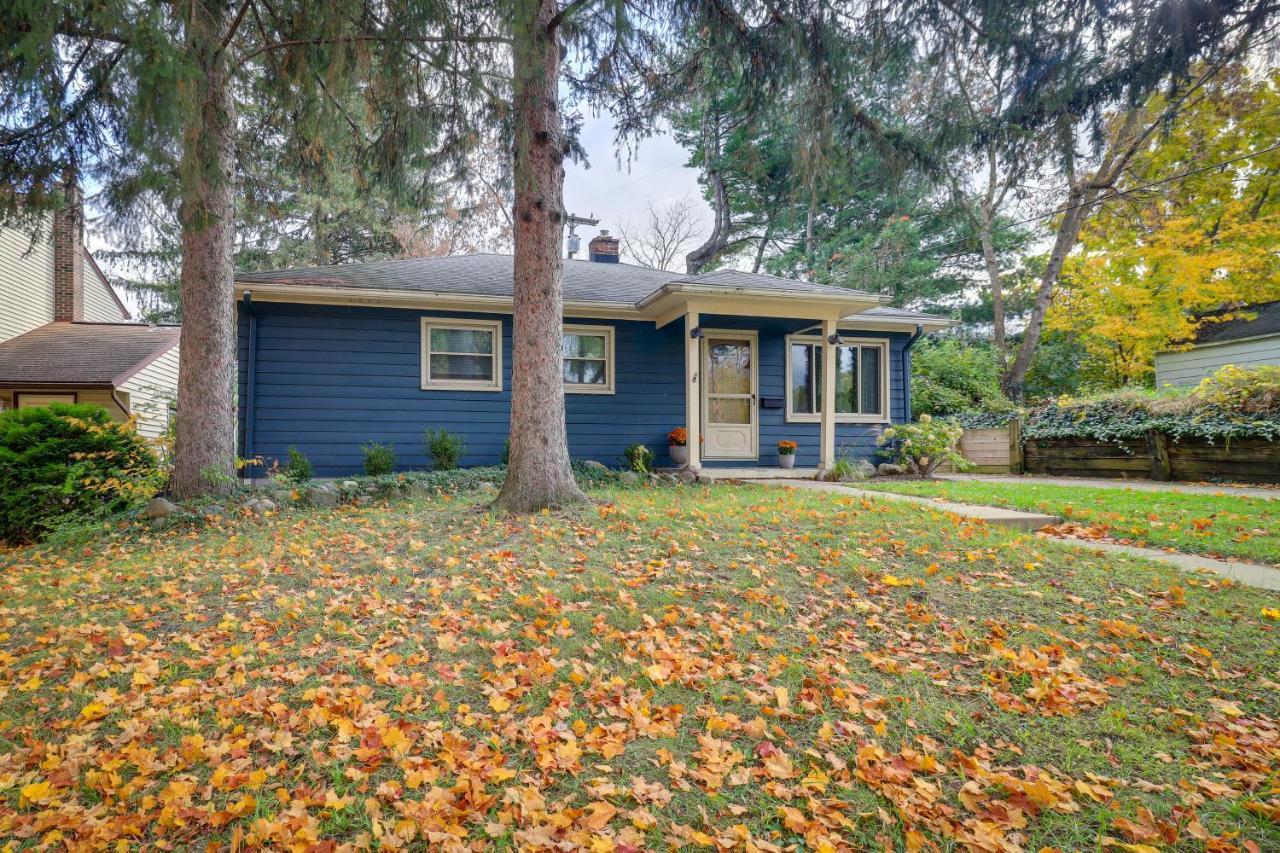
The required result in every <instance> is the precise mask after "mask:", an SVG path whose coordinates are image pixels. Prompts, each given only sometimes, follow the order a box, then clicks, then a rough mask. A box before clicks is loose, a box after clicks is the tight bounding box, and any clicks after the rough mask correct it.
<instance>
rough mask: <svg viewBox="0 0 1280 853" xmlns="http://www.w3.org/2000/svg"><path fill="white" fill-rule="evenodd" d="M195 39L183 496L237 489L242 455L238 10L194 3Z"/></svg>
mask: <svg viewBox="0 0 1280 853" xmlns="http://www.w3.org/2000/svg"><path fill="white" fill-rule="evenodd" d="M189 9H190V12H189V15H190V18H189V20H188V21H187V28H186V37H187V49H188V51H189V52H190V58H191V60H192V62H193V64H194V65H195V67H196V68H197V69H198V71H197V73H196V74H194V75H193V76H192V77H191V78H190V83H191V89H192V91H191V101H192V103H193V104H195V105H197V106H195V107H194V108H193V111H192V114H191V116H190V117H189V119H188V120H187V126H186V128H185V129H184V132H183V137H182V157H181V164H180V170H181V172H180V180H181V182H182V202H181V206H180V209H179V211H178V219H179V223H180V225H181V228H182V274H181V279H180V284H179V286H180V288H181V295H182V340H181V346H182V358H181V360H180V362H179V367H178V414H177V439H176V444H175V449H174V466H173V493H174V495H175V496H177V497H178V498H190V497H194V496H198V495H202V494H210V493H217V492H222V491H225V490H227V489H228V488H230V486H231V484H232V482H233V480H232V476H233V472H234V462H235V429H234V424H233V420H234V401H233V395H232V383H233V378H234V376H235V328H234V311H233V305H234V268H233V265H232V264H233V261H232V259H233V254H232V252H233V241H234V239H235V188H234V184H233V180H234V178H233V175H234V158H235V151H234V148H235V146H234V139H235V115H234V103H233V101H232V98H231V92H230V82H229V80H228V73H229V69H228V67H227V57H226V51H224V50H221V49H220V45H221V43H222V39H223V37H224V34H225V32H226V31H227V27H228V24H229V21H230V9H229V8H228V6H227V5H226V4H225V3H221V2H218V0H205V2H201V3H192V4H190V6H189Z"/></svg>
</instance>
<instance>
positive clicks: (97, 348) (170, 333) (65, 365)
mask: <svg viewBox="0 0 1280 853" xmlns="http://www.w3.org/2000/svg"><path fill="white" fill-rule="evenodd" d="M178 332H179V329H178V327H177V326H147V325H143V324H141V323H63V322H59V323H49V324H47V325H44V326H41V327H39V328H38V329H32V330H31V331H29V332H27V333H26V334H22V335H19V336H18V337H16V338H12V339H10V340H7V341H5V342H4V343H0V386H5V387H14V386H22V385H31V386H53V385H57V386H68V385H80V386H85V387H89V386H95V387H108V386H114V385H116V384H118V383H119V382H123V381H124V380H125V379H127V378H129V376H131V375H132V374H134V373H135V372H137V371H138V370H139V369H141V368H143V367H145V366H146V365H147V364H149V363H150V362H151V361H153V360H154V359H155V358H157V357H158V356H160V355H161V354H163V353H164V352H166V351H167V350H169V349H170V348H171V347H172V346H173V345H174V344H176V343H177V342H178Z"/></svg>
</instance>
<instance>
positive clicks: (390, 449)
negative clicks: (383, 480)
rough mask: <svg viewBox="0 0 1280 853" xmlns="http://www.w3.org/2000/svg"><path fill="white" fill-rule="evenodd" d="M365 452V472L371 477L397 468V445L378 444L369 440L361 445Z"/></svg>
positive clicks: (361, 450) (379, 475) (362, 451)
mask: <svg viewBox="0 0 1280 853" xmlns="http://www.w3.org/2000/svg"><path fill="white" fill-rule="evenodd" d="M360 452H361V453H363V454H364V472H365V474H367V475H369V476H370V477H381V476H382V475H383V474H390V473H391V472H392V471H394V470H396V447H395V445H394V444H378V443H376V442H373V441H371V442H369V443H368V444H366V445H363V446H361V448H360Z"/></svg>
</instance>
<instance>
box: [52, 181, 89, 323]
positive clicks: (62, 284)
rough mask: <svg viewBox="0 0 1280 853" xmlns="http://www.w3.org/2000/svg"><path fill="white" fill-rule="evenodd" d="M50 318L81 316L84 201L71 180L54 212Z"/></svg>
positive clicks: (64, 318) (63, 318)
mask: <svg viewBox="0 0 1280 853" xmlns="http://www.w3.org/2000/svg"><path fill="white" fill-rule="evenodd" d="M53 319H54V320H61V321H64V322H65V321H70V320H83V319H84V202H83V201H82V199H81V198H80V189H79V188H78V187H77V186H76V185H75V183H74V182H70V181H69V182H68V183H67V186H66V202H65V204H64V205H63V206H62V207H61V208H59V209H58V210H57V211H55V212H54V214H53Z"/></svg>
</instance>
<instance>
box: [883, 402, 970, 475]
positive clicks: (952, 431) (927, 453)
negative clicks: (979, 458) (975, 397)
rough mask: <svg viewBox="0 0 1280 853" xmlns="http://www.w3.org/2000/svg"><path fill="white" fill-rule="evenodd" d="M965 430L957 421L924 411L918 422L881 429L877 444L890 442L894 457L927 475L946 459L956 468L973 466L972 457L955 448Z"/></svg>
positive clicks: (917, 472) (889, 446) (912, 469)
mask: <svg viewBox="0 0 1280 853" xmlns="http://www.w3.org/2000/svg"><path fill="white" fill-rule="evenodd" d="M963 432H964V428H963V427H961V426H960V424H958V423H956V422H955V421H952V420H945V419H943V418H934V417H930V416H929V415H921V416H920V420H919V421H917V422H915V423H910V424H894V425H893V426H891V427H889V428H888V429H886V430H885V431H884V432H882V433H880V437H879V438H877V439H876V444H878V445H880V446H881V447H886V446H887V447H888V448H889V449H890V453H891V454H892V458H893V461H895V462H897V463H898V464H899V465H902V466H904V467H905V468H906V469H907V471H908V472H910V473H912V474H916V475H918V476H921V477H928V476H931V475H932V474H933V472H934V471H935V470H937V468H938V466H939V465H942V464H943V463H945V462H950V463H951V464H952V465H954V466H955V467H956V468H968V467H970V465H971V463H970V462H969V460H968V459H965V458H964V457H963V456H961V455H960V451H959V450H957V449H956V445H958V444H959V443H960V435H961V434H962V433H963Z"/></svg>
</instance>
